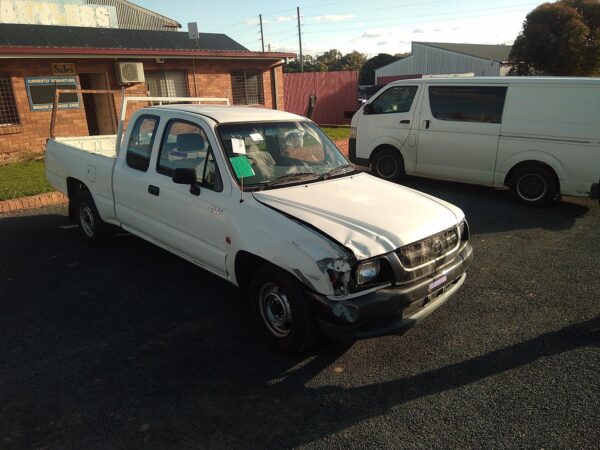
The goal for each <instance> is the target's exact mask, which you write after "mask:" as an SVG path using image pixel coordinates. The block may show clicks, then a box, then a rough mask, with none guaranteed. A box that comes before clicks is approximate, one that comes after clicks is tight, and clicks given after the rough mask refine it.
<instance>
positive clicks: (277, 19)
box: [244, 16, 294, 25]
mask: <svg viewBox="0 0 600 450" xmlns="http://www.w3.org/2000/svg"><path fill="white" fill-rule="evenodd" d="M293 19H294V16H277V17H275V18H274V19H263V24H265V23H286V22H291V21H292V20H293ZM244 23H245V24H246V25H258V24H259V23H260V20H259V19H258V18H257V17H251V18H248V19H244Z"/></svg>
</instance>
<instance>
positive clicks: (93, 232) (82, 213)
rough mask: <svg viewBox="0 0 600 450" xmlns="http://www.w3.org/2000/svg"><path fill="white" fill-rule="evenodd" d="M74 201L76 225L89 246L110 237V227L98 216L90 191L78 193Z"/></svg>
mask: <svg viewBox="0 0 600 450" xmlns="http://www.w3.org/2000/svg"><path fill="white" fill-rule="evenodd" d="M76 201H77V207H76V211H77V225H79V231H80V232H81V235H82V236H83V239H84V240H85V241H87V242H89V243H91V244H101V243H103V242H105V241H106V240H107V239H108V238H109V237H110V235H111V227H110V225H109V224H107V223H106V222H104V221H103V220H102V218H101V217H100V214H98V209H96V204H95V203H94V199H93V198H92V194H90V191H87V190H83V191H79V193H78V194H77V200H76Z"/></svg>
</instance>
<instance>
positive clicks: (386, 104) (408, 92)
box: [371, 86, 417, 114]
mask: <svg viewBox="0 0 600 450" xmlns="http://www.w3.org/2000/svg"><path fill="white" fill-rule="evenodd" d="M416 93H417V86H394V87H391V88H389V89H388V90H386V91H385V92H383V93H382V94H381V95H379V96H378V97H377V98H376V99H375V100H373V101H372V102H371V111H372V112H371V114H389V113H402V112H408V111H410V108H411V107H412V103H413V100H414V99H415V94H416Z"/></svg>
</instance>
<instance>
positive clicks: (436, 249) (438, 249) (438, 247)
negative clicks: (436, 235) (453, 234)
mask: <svg viewBox="0 0 600 450" xmlns="http://www.w3.org/2000/svg"><path fill="white" fill-rule="evenodd" d="M431 250H433V253H435V254H436V255H439V254H440V253H442V251H443V250H444V243H443V242H442V241H441V240H439V239H436V240H435V241H433V244H432V245H431Z"/></svg>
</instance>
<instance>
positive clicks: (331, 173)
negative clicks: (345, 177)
mask: <svg viewBox="0 0 600 450" xmlns="http://www.w3.org/2000/svg"><path fill="white" fill-rule="evenodd" d="M348 169H352V170H348ZM354 172H357V170H356V169H355V168H354V166H353V165H351V164H346V165H345V166H339V167H336V168H335V169H332V170H330V171H329V172H327V173H325V174H323V177H324V179H327V178H329V177H334V176H336V175H341V174H347V173H348V174H349V173H354Z"/></svg>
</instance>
